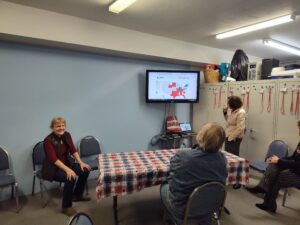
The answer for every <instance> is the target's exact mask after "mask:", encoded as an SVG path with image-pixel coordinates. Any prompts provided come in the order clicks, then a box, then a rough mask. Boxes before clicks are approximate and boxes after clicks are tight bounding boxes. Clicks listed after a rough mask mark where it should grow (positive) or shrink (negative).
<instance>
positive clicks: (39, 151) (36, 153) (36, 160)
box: [32, 141, 45, 170]
mask: <svg viewBox="0 0 300 225" xmlns="http://www.w3.org/2000/svg"><path fill="white" fill-rule="evenodd" d="M44 159H45V151H44V142H43V141H40V142H38V143H37V144H36V145H35V146H34V147H33V151H32V163H33V170H35V167H36V166H40V165H42V164H43V161H44Z"/></svg>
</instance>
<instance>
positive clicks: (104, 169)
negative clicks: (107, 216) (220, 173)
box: [96, 149, 249, 199]
mask: <svg viewBox="0 0 300 225" xmlns="http://www.w3.org/2000/svg"><path fill="white" fill-rule="evenodd" d="M177 150H179V149H167V150H145V151H137V152H119V153H104V154H100V155H99V171H100V176H99V178H98V182H97V187H96V195H97V199H102V198H105V197H109V196H116V195H126V194H130V193H133V192H136V191H140V190H141V189H143V188H145V187H150V186H154V185H158V184H161V183H162V182H163V181H165V180H166V179H167V176H168V174H169V166H170V158H171V157H172V156H173V155H175V153H176V151H177ZM186 150H188V149H186ZM223 153H224V154H225V156H226V158H227V161H228V162H227V168H228V178H227V184H236V183H238V184H242V185H245V184H246V183H248V180H249V161H247V160H245V159H243V158H240V157H238V156H235V155H232V154H230V153H228V152H224V151H223Z"/></svg>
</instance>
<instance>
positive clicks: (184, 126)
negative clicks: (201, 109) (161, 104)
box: [179, 123, 192, 132]
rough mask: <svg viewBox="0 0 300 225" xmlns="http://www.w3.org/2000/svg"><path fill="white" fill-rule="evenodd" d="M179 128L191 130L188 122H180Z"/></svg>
mask: <svg viewBox="0 0 300 225" xmlns="http://www.w3.org/2000/svg"><path fill="white" fill-rule="evenodd" d="M179 125H180V128H181V131H183V132H185V131H192V126H191V124H190V123H180V124H179Z"/></svg>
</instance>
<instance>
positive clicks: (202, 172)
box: [160, 123, 228, 225]
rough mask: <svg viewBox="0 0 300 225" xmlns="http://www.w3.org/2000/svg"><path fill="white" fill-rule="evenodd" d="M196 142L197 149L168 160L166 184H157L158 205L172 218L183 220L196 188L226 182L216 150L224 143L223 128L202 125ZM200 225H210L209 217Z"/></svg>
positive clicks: (225, 162) (219, 156)
mask: <svg viewBox="0 0 300 225" xmlns="http://www.w3.org/2000/svg"><path fill="white" fill-rule="evenodd" d="M196 140H197V142H198V144H199V145H198V147H197V148H194V149H192V150H179V151H178V152H176V154H175V156H173V157H172V158H171V160H170V174H169V177H168V183H164V184H162V185H161V189H160V194H161V199H162V203H163V205H164V206H165V207H166V208H167V209H168V211H170V212H171V213H172V215H174V217H175V218H181V219H182V218H183V215H184V212H185V208H186V204H187V201H188V198H189V196H190V194H191V193H192V192H193V190H194V189H195V188H196V187H198V186H200V185H202V184H205V183H207V182H211V181H218V182H221V183H223V184H225V183H226V178H227V175H228V172H227V167H226V165H227V161H226V158H225V156H224V155H223V154H222V153H221V152H220V151H219V150H220V149H221V148H222V145H223V143H224V140H225V131H224V129H223V128H222V127H221V126H220V125H218V124H216V123H208V124H205V125H204V126H203V127H202V129H201V130H200V131H199V133H198V134H197V137H196ZM203 224H207V225H208V224H211V215H208V216H206V217H205V218H203Z"/></svg>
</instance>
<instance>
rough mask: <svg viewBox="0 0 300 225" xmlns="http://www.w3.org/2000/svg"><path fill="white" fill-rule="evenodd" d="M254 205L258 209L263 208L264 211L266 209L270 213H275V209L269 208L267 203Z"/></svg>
mask: <svg viewBox="0 0 300 225" xmlns="http://www.w3.org/2000/svg"><path fill="white" fill-rule="evenodd" d="M255 206H256V207H257V208H259V209H262V210H265V211H268V212H271V213H276V209H271V208H269V207H268V206H267V205H265V204H255Z"/></svg>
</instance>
